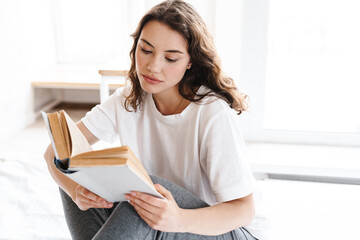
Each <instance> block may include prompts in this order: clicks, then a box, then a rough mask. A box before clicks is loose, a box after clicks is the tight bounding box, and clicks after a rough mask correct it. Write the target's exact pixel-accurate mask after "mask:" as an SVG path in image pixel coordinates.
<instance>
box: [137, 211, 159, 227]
mask: <svg viewBox="0 0 360 240" xmlns="http://www.w3.org/2000/svg"><path fill="white" fill-rule="evenodd" d="M138 214H139V216H140V217H141V218H142V219H143V220H144V221H145V222H146V223H147V224H148V225H149V226H150V227H151V228H153V229H155V222H154V221H153V220H151V219H150V218H148V217H146V216H145V215H143V214H141V213H138Z"/></svg>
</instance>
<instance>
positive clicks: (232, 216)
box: [126, 184, 255, 235]
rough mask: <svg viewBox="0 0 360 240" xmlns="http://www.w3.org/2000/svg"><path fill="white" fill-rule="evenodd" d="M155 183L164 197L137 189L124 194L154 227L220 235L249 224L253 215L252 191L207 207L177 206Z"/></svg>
mask: <svg viewBox="0 0 360 240" xmlns="http://www.w3.org/2000/svg"><path fill="white" fill-rule="evenodd" d="M155 187H156V189H157V190H158V191H159V192H160V193H161V194H162V195H164V196H165V198H166V199H159V198H155V197H152V196H150V195H147V194H144V193H140V192H133V193H131V194H128V195H126V197H127V199H128V200H130V201H129V203H130V204H131V205H132V206H134V208H135V210H136V211H137V212H138V213H139V215H140V217H141V218H142V219H144V221H145V222H147V223H148V224H149V226H150V227H152V228H154V229H156V230H160V231H165V232H189V233H194V234H201V235H220V234H223V233H226V232H229V231H231V230H234V229H236V228H239V227H244V226H247V225H249V224H250V223H251V222H252V220H253V218H254V215H255V208H254V200H253V196H252V194H250V195H248V196H246V197H243V198H239V199H236V200H232V201H228V202H224V203H220V204H217V205H214V206H211V207H205V208H198V209H181V208H179V207H178V205H177V204H176V202H175V200H174V198H173V197H172V195H171V193H170V192H169V191H167V190H166V189H165V188H163V187H162V186H160V185H159V184H156V185H155Z"/></svg>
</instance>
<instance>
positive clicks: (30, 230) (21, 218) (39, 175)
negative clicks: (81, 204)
mask: <svg viewBox="0 0 360 240" xmlns="http://www.w3.org/2000/svg"><path fill="white" fill-rule="evenodd" d="M0 193H1V195H0V239H46V240H60V239H71V237H70V234H69V232H68V229H67V226H66V222H65V218H64V214H63V211H62V205H61V200H60V195H59V191H58V187H57V185H56V184H55V182H54V180H53V179H52V178H51V177H50V174H49V172H48V170H47V166H46V163H45V161H44V160H43V159H40V158H34V157H29V156H21V154H18V153H17V154H13V156H8V157H5V158H3V159H0Z"/></svg>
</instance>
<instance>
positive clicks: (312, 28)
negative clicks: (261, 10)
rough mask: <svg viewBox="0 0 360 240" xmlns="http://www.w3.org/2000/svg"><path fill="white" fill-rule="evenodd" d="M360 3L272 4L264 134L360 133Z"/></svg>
mask: <svg viewBox="0 0 360 240" xmlns="http://www.w3.org/2000/svg"><path fill="white" fill-rule="evenodd" d="M359 9H360V2H359V1H357V0H343V1H328V0H303V1H294V0H291V1H289V0H272V1H271V4H270V15H269V31H268V56H267V57H268V60H267V72H266V93H265V119H264V128H265V129H271V130H292V131H310V132H337V133H360V110H359V103H360V94H359V90H360V71H359V66H360V44H359V43H360V28H359V23H360V15H359V13H358V10H359Z"/></svg>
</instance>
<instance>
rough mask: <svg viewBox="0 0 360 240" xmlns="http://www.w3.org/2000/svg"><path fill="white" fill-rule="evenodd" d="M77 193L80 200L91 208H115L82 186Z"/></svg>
mask: <svg viewBox="0 0 360 240" xmlns="http://www.w3.org/2000/svg"><path fill="white" fill-rule="evenodd" d="M77 193H78V198H79V200H80V201H81V202H82V203H83V204H84V205H87V206H89V207H90V208H94V207H95V208H110V207H112V206H113V204H112V203H111V202H108V201H106V200H105V199H103V198H101V197H99V196H98V195H96V194H94V193H93V192H91V191H89V190H88V189H86V188H84V187H82V186H81V187H80V188H78V192H77Z"/></svg>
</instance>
